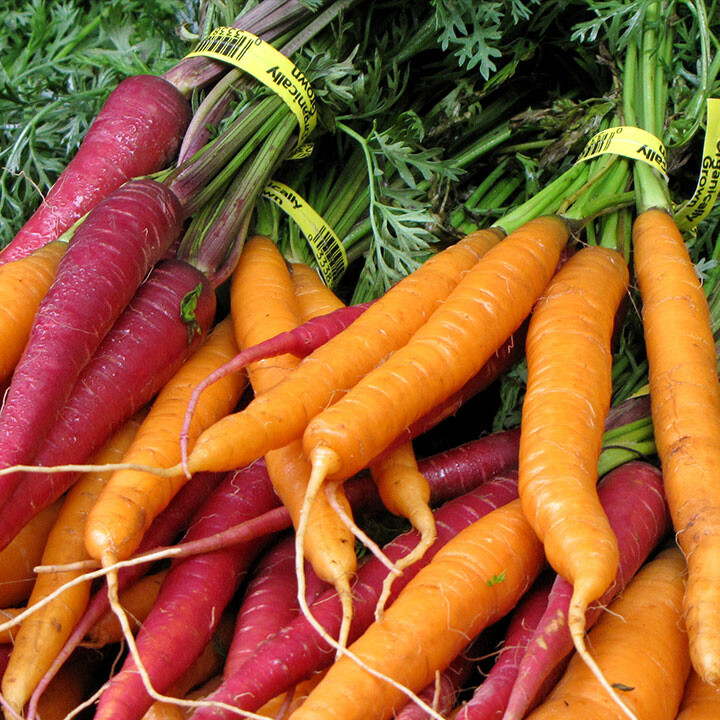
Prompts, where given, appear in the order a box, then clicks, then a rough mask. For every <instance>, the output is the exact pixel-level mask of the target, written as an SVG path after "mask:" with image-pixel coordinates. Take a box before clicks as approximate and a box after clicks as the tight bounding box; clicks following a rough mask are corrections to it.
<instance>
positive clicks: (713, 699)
mask: <svg viewBox="0 0 720 720" xmlns="http://www.w3.org/2000/svg"><path fill="white" fill-rule="evenodd" d="M714 717H720V688H716V687H713V686H712V685H708V683H704V682H703V681H702V680H701V679H700V676H699V675H698V674H697V673H696V672H695V671H694V670H691V671H690V676H689V677H688V681H687V684H686V685H685V694H684V695H683V699H682V702H681V703H680V712H679V713H678V716H677V718H676V720H709V719H710V718H714Z"/></svg>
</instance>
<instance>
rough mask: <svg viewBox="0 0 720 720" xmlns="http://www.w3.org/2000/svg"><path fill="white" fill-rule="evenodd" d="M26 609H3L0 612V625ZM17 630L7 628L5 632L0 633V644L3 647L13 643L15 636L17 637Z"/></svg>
mask: <svg viewBox="0 0 720 720" xmlns="http://www.w3.org/2000/svg"><path fill="white" fill-rule="evenodd" d="M25 610H26V608H24V607H21V608H5V609H4V610H0V623H5V622H7V621H8V620H13V619H14V618H16V617H17V616H18V615H19V614H20V613H21V612H25ZM17 631H18V628H17V626H16V627H10V628H7V630H3V631H2V632H0V644H1V645H5V644H7V643H11V642H13V640H14V639H15V636H16V635H17Z"/></svg>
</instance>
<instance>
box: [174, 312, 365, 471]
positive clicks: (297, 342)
mask: <svg viewBox="0 0 720 720" xmlns="http://www.w3.org/2000/svg"><path fill="white" fill-rule="evenodd" d="M368 305H370V303H363V304H362V305H349V306H347V307H341V308H339V309H338V310H335V311H334V312H331V313H329V314H327V315H322V316H320V317H316V318H313V319H312V320H308V321H307V322H306V323H303V324H302V325H299V326H298V327H296V328H294V329H293V330H290V331H288V332H284V333H280V334H279V335H276V336H275V337H273V338H270V339H269V340H266V341H265V342H261V343H258V344H257V345H253V346H252V347H248V348H246V349H245V350H243V351H242V352H241V353H238V354H237V355H236V356H235V357H234V358H233V359H232V360H230V362H227V363H225V365H223V366H222V367H221V368H218V369H217V370H216V371H215V372H214V373H211V374H210V375H208V376H207V377H206V378H205V379H204V380H203V381H202V382H201V383H200V384H199V385H198V386H197V387H196V388H195V390H194V391H193V393H192V395H191V396H190V402H189V403H188V407H187V410H186V411H185V421H184V423H183V429H182V435H181V442H180V446H181V449H182V457H183V462H184V461H185V459H186V457H187V443H188V433H189V430H190V423H191V421H192V416H193V413H194V412H195V407H196V406H197V403H198V398H199V397H200V395H201V393H202V392H203V390H205V389H206V388H207V387H209V386H210V385H212V384H213V383H216V382H217V381H218V380H220V379H221V378H224V377H226V376H227V375H229V374H230V373H234V372H239V371H240V370H242V369H244V368H246V367H247V366H248V365H249V364H250V363H252V362H256V361H258V360H265V359H266V358H271V357H275V356H277V355H285V354H289V355H295V357H298V358H304V357H307V356H308V355H309V354H310V353H311V352H312V351H313V350H315V349H316V348H318V347H320V346H321V345H324V344H325V343H326V342H327V341H328V340H330V338H333V337H335V335H337V334H338V333H339V332H341V331H342V330H344V329H345V328H346V327H347V326H348V325H350V323H352V322H353V320H355V318H357V317H360V315H362V314H363V313H364V312H365V310H367V308H368Z"/></svg>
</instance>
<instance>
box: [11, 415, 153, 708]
mask: <svg viewBox="0 0 720 720" xmlns="http://www.w3.org/2000/svg"><path fill="white" fill-rule="evenodd" d="M141 419H142V418H140V417H136V418H134V419H133V420H132V421H129V422H127V423H126V424H125V425H124V426H123V427H122V428H121V429H120V430H119V431H118V432H117V433H116V434H115V435H114V436H113V437H112V438H111V440H110V441H109V442H108V444H107V445H106V447H105V448H103V450H102V451H101V452H100V453H98V455H97V458H96V460H97V462H98V463H107V462H118V461H119V460H120V459H121V458H122V455H123V453H124V452H125V450H127V448H128V446H129V445H130V443H131V442H132V439H133V437H134V436H135V433H136V432H137V429H138V426H139V424H140V421H141ZM109 476H110V474H109V473H85V474H84V475H83V476H82V478H81V479H80V481H79V482H78V484H77V485H76V486H75V487H74V488H73V489H72V490H71V492H70V493H69V494H68V496H67V498H66V499H65V501H64V502H63V505H62V508H61V509H60V512H59V513H58V515H57V518H56V520H55V523H54V525H53V527H52V529H51V530H50V533H49V535H48V538H47V542H46V544H45V549H44V551H43V555H42V562H43V563H44V564H53V563H58V564H60V563H63V562H72V561H74V560H82V559H84V558H86V557H87V551H86V550H85V547H84V544H83V539H82V531H83V528H84V526H85V519H86V517H87V514H88V511H89V510H90V507H91V506H92V504H93V503H94V502H95V499H96V498H97V496H98V494H99V493H100V491H101V489H102V487H103V486H104V485H105V483H107V481H108V478H109ZM79 574H80V573H79V572H67V573H47V574H43V575H39V576H38V578H37V580H36V581H35V584H34V585H33V589H32V593H31V594H30V599H29V600H28V607H31V606H32V605H34V604H36V603H37V602H38V601H39V600H40V599H41V598H44V597H45V596H47V595H49V594H50V593H51V592H53V591H54V590H55V589H57V588H59V587H60V586H61V585H64V584H65V583H66V582H69V581H70V580H73V579H74V578H76V577H78V575H79ZM89 597H90V583H89V582H87V583H83V584H80V585H75V586H74V587H72V588H69V589H68V590H67V591H66V592H64V593H63V594H62V595H60V596H59V597H57V598H56V600H55V601H53V602H51V603H50V604H49V605H45V606H43V607H41V608H39V609H38V610H37V612H35V613H34V614H33V615H30V616H29V617H28V618H27V619H26V620H24V621H23V623H22V625H21V626H20V629H19V630H18V632H17V635H16V637H15V647H14V649H13V654H12V657H11V658H10V664H9V666H8V669H7V671H6V672H5V674H4V675H3V678H2V694H3V696H4V697H5V699H6V700H7V701H8V702H9V703H10V705H11V706H12V707H13V708H15V710H16V711H17V712H18V713H20V712H22V709H23V707H24V706H25V703H26V702H27V700H28V699H29V697H30V695H31V694H32V692H33V690H34V689H35V687H36V686H37V684H38V682H39V681H40V678H42V676H43V675H44V674H45V671H46V670H47V669H48V667H49V666H50V664H51V663H52V661H53V660H54V659H55V657H56V656H57V654H58V653H59V652H60V649H61V648H62V646H63V645H64V644H65V641H66V640H67V638H68V636H69V635H70V633H71V632H72V629H73V627H74V626H75V624H76V623H77V621H78V620H79V619H80V617H81V615H82V614H83V612H84V611H85V606H86V605H87V602H88V598H89Z"/></svg>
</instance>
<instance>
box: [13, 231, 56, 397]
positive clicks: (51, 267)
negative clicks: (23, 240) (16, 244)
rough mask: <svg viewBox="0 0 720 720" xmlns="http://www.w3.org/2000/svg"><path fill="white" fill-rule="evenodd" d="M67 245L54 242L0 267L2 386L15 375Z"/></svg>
mask: <svg viewBox="0 0 720 720" xmlns="http://www.w3.org/2000/svg"><path fill="white" fill-rule="evenodd" d="M66 247H67V243H64V242H60V241H55V242H51V243H48V244H47V245H43V246H42V247H40V248H38V249H37V250H35V251H34V252H33V253H31V254H30V255H28V256H26V257H24V258H20V259H19V260H16V261H15V262H9V263H5V264H4V265H1V266H0V383H1V382H3V381H4V380H6V379H7V378H8V377H9V376H10V373H12V371H13V369H14V368H15V365H16V364H17V361H18V360H19V359H20V355H21V354H22V351H23V348H24V347H25V343H27V340H28V337H29V336H30V328H31V326H32V322H33V319H34V317H35V313H36V312H37V309H38V306H39V305H40V301H41V300H42V299H43V297H44V296H45V293H46V292H47V291H48V288H49V287H50V285H51V283H52V281H53V279H54V278H55V270H56V269H57V266H58V263H59V262H60V258H61V257H62V255H63V253H64V252H65V248H66Z"/></svg>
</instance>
